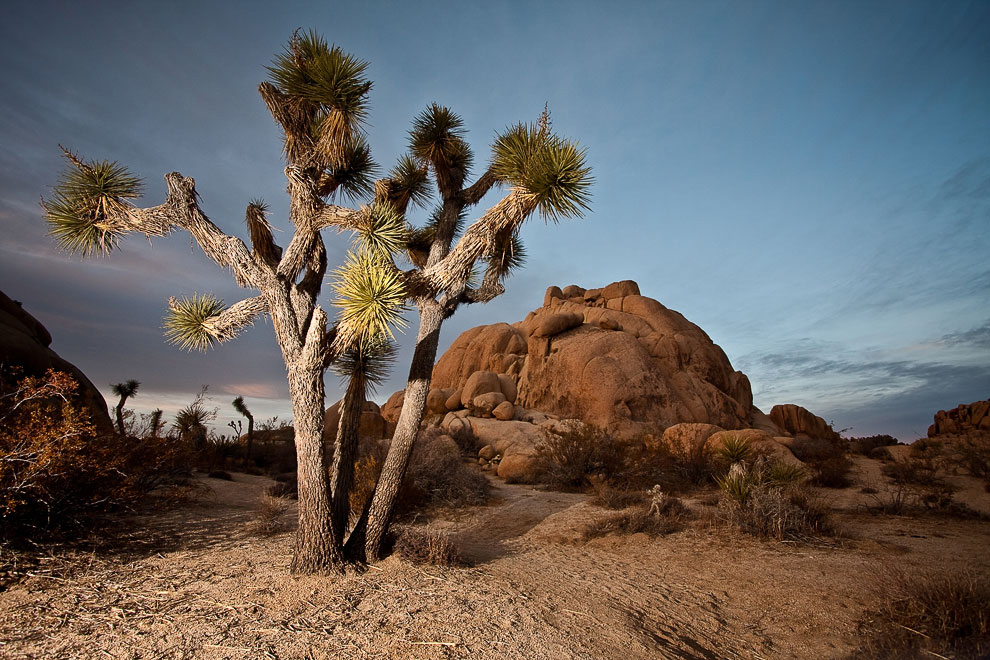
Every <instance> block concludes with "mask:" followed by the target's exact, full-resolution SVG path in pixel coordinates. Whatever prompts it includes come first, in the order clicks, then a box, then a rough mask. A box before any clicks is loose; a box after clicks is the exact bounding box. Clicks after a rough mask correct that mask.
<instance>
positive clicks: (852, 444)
mask: <svg viewBox="0 0 990 660" xmlns="http://www.w3.org/2000/svg"><path fill="white" fill-rule="evenodd" d="M848 444H849V451H851V452H852V453H854V454H859V455H860V456H869V457H870V458H873V452H874V450H876V449H879V448H881V447H890V446H892V445H896V444H897V438H895V437H894V436H892V435H871V436H866V437H863V438H849V440H848ZM884 453H885V454H886V452H884Z"/></svg>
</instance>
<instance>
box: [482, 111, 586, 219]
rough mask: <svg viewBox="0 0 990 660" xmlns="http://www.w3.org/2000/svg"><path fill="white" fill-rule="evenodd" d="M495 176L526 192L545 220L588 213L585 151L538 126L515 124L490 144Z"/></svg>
mask: <svg viewBox="0 0 990 660" xmlns="http://www.w3.org/2000/svg"><path fill="white" fill-rule="evenodd" d="M492 167H493V171H494V173H495V176H496V177H497V178H498V179H499V180H500V181H503V182H507V183H510V184H511V185H513V186H516V187H517V188H520V189H522V190H524V191H526V192H527V193H529V194H530V195H531V196H532V198H533V201H534V202H535V203H536V205H537V208H538V209H539V212H540V215H542V216H543V217H544V218H545V219H548V220H553V221H554V222H556V221H557V220H559V219H560V218H565V217H574V216H580V215H582V214H583V213H584V211H586V210H588V208H589V207H588V203H589V201H590V199H591V198H590V194H589V189H590V188H591V184H592V183H593V182H594V179H593V178H592V176H591V168H590V167H588V166H587V165H586V164H585V150H584V149H581V148H579V147H578V146H577V144H576V143H574V142H572V141H570V140H565V139H564V138H561V137H559V136H557V135H554V134H552V133H550V132H549V131H548V130H547V129H546V128H541V127H540V126H538V125H526V124H517V125H516V126H513V127H511V128H508V129H507V130H506V131H505V132H504V133H502V134H501V135H499V136H497V137H496V139H495V143H494V145H492Z"/></svg>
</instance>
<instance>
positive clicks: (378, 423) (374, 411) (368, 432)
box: [323, 401, 389, 443]
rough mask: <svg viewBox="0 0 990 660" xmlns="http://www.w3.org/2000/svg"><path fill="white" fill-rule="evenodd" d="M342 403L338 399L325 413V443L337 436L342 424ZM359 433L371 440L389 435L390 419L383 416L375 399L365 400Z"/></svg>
mask: <svg viewBox="0 0 990 660" xmlns="http://www.w3.org/2000/svg"><path fill="white" fill-rule="evenodd" d="M340 405H341V401H338V402H337V403H335V404H333V405H332V406H330V407H329V408H327V409H326V412H324V413H323V442H324V443H330V442H333V441H334V440H335V439H336V438H337V429H338V427H339V426H340ZM358 435H359V436H360V437H362V438H367V439H370V440H381V439H382V438H386V437H388V436H389V425H388V420H386V419H385V418H384V417H383V416H382V413H381V409H380V408H379V407H378V404H377V403H375V402H374V401H365V402H364V409H363V410H362V411H361V424H360V426H359V427H358Z"/></svg>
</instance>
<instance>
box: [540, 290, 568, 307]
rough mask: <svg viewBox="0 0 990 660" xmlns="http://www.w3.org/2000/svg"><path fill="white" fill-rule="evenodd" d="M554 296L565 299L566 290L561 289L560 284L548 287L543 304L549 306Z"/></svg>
mask: <svg viewBox="0 0 990 660" xmlns="http://www.w3.org/2000/svg"><path fill="white" fill-rule="evenodd" d="M554 298H560V299H561V300H563V299H564V292H563V291H561V290H560V287H559V286H551V287H549V288H548V289H547V292H546V293H545V294H544V295H543V306H544V307H547V306H549V305H550V301H551V300H553V299H554Z"/></svg>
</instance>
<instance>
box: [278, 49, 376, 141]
mask: <svg viewBox="0 0 990 660" xmlns="http://www.w3.org/2000/svg"><path fill="white" fill-rule="evenodd" d="M266 68H267V69H268V73H269V74H270V75H271V82H272V83H273V84H274V85H275V86H276V87H278V89H279V91H280V92H282V93H283V94H286V95H288V96H291V97H293V98H296V99H298V100H300V101H306V102H309V103H313V104H316V105H319V106H322V107H323V108H324V110H326V111H329V110H330V109H334V110H336V111H338V112H339V113H341V114H342V115H343V116H344V117H346V118H347V119H348V121H349V122H351V123H356V122H360V121H361V120H362V119H364V117H365V116H366V115H367V112H368V102H367V98H366V97H367V94H368V91H369V90H370V89H371V82H370V81H369V80H368V79H367V78H365V76H364V72H365V70H366V69H367V68H368V63H367V62H364V61H362V60H359V59H358V58H356V57H354V56H352V55H349V54H347V53H345V52H344V51H343V50H341V49H340V48H339V47H337V46H331V45H329V44H328V43H327V41H326V39H324V38H323V37H322V36H320V35H319V34H317V33H316V32H315V31H312V30H310V31H309V32H306V33H305V34H303V35H296V36H295V37H293V39H292V41H291V42H290V43H289V45H288V46H287V47H286V49H285V51H284V52H283V53H281V54H280V55H278V56H277V57H276V58H275V61H274V62H272V65H271V66H269V67H266Z"/></svg>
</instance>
